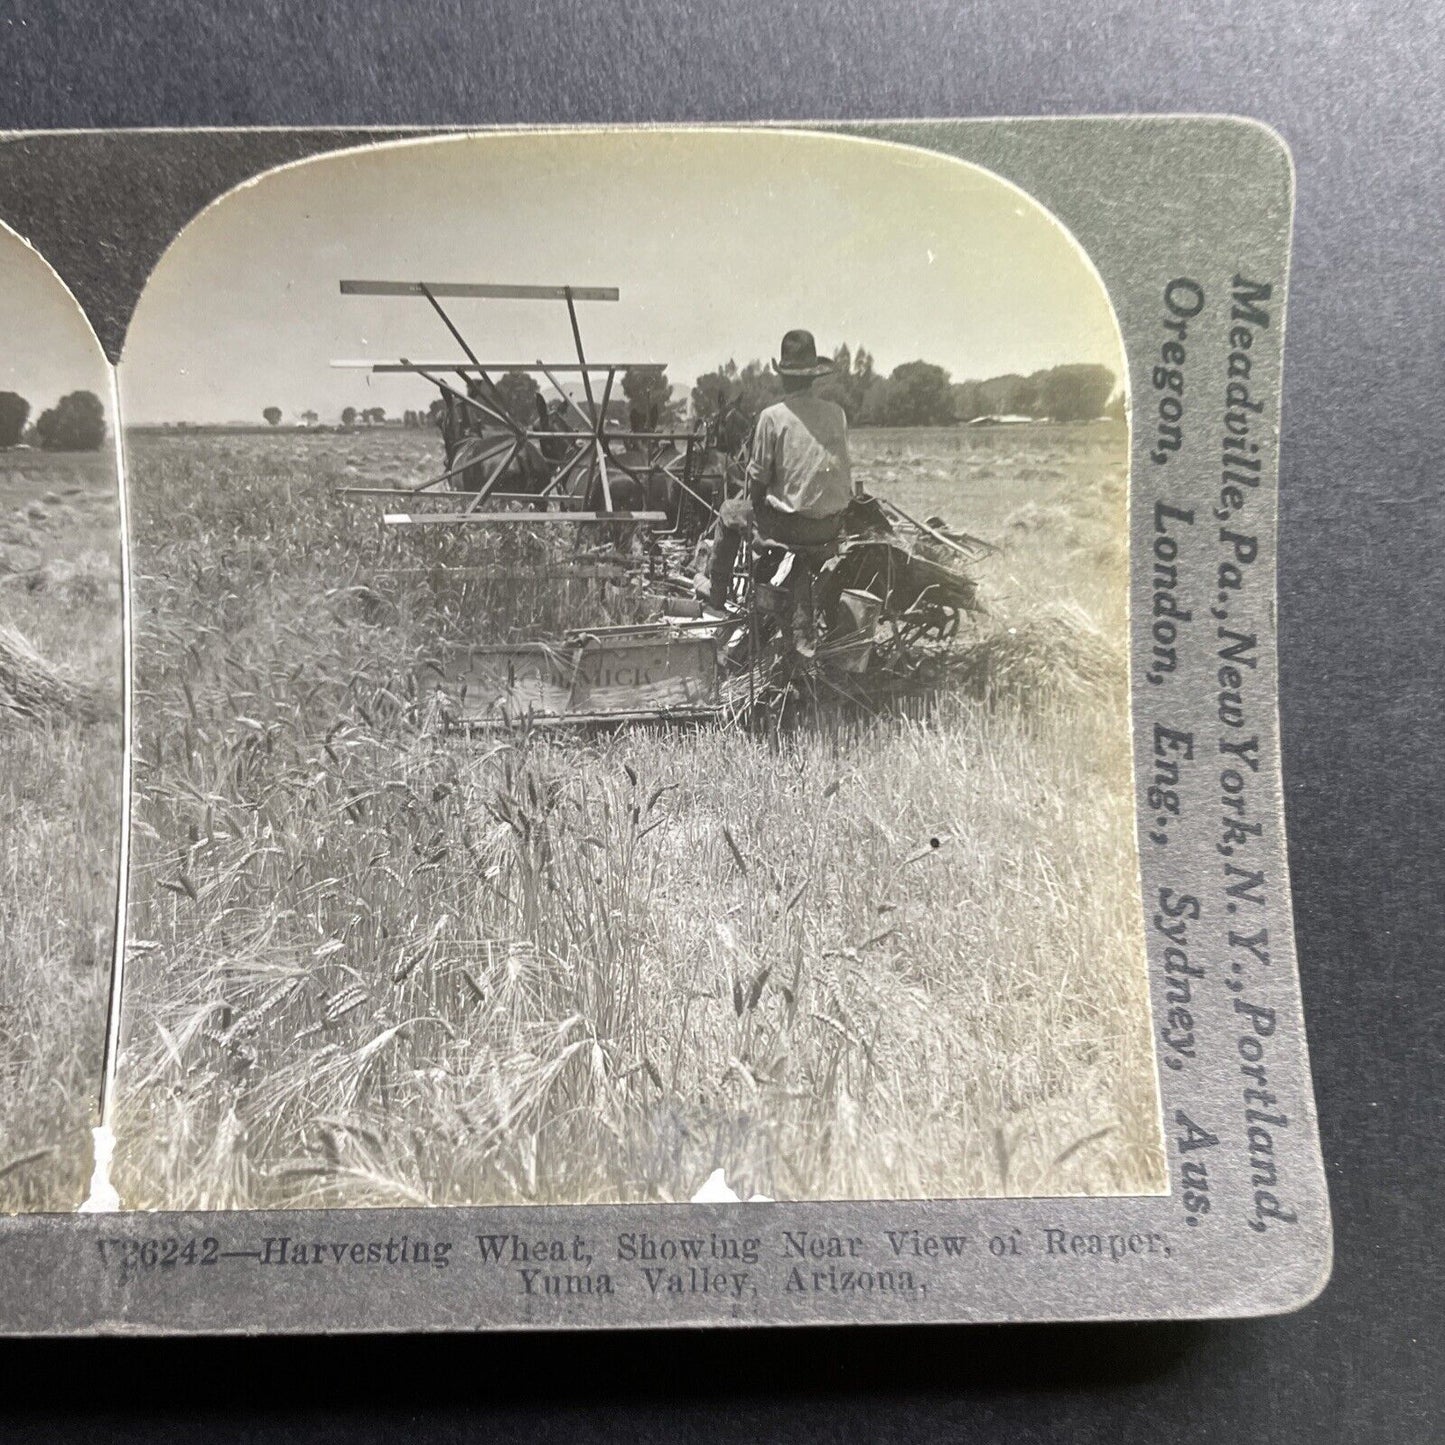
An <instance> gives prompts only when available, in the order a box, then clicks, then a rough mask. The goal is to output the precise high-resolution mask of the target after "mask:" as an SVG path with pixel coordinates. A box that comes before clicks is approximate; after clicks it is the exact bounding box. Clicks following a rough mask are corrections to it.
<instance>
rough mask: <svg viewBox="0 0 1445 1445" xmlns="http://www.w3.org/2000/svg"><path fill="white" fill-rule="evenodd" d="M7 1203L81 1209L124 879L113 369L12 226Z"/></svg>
mask: <svg viewBox="0 0 1445 1445" xmlns="http://www.w3.org/2000/svg"><path fill="white" fill-rule="evenodd" d="M0 337H3V338H4V342H3V345H0V1214H6V1213H31V1212H54V1211H63V1210H73V1209H75V1208H76V1207H77V1206H78V1205H79V1204H80V1203H81V1201H82V1200H84V1199H85V1198H86V1194H87V1187H88V1182H89V1179H90V1175H91V1164H92V1137H91V1131H92V1129H94V1128H96V1127H97V1126H98V1125H99V1122H100V1116H99V1112H98V1111H99V1104H100V1096H101V1075H102V1070H103V1067H104V1058H105V1036H106V1009H107V1001H108V999H109V992H110V980H111V962H112V954H113V951H114V940H115V920H116V900H117V894H118V891H119V887H120V872H119V868H120V832H121V792H122V769H123V758H122V726H121V724H122V711H121V697H122V675H123V654H122V631H121V626H122V615H121V529H120V494H119V490H118V485H117V478H116V464H115V430H114V426H115V422H114V417H113V416H112V415H111V392H112V388H111V369H110V367H109V365H108V364H107V363H106V359H105V357H104V355H103V354H102V352H101V349H100V344H99V342H98V341H97V340H96V338H95V334H94V332H93V331H92V330H91V328H90V324H89V322H88V321H87V320H86V319H85V316H84V314H83V313H82V311H81V309H80V307H79V306H78V305H77V304H76V302H75V300H74V298H73V297H72V296H71V295H70V293H69V292H68V291H67V290H66V288H65V286H64V284H63V283H62V282H61V281H60V279H59V278H58V277H57V276H56V274H55V272H54V271H53V270H52V269H51V268H50V266H49V265H48V264H47V263H46V262H45V260H44V259H43V258H42V257H41V256H39V255H38V254H37V253H36V252H35V251H34V250H33V249H32V248H31V247H29V246H28V245H26V244H25V242H24V241H23V240H21V238H20V237H19V236H17V235H15V234H14V233H13V232H12V231H10V230H8V229H6V228H4V227H0Z"/></svg>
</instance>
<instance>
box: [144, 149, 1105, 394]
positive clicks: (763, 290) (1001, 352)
mask: <svg viewBox="0 0 1445 1445" xmlns="http://www.w3.org/2000/svg"><path fill="white" fill-rule="evenodd" d="M342 277H360V278H364V279H371V280H378V279H380V280H408V281H410V280H426V281H489V282H513V283H529V284H544V285H560V284H564V283H565V284H571V285H577V286H617V287H619V288H620V289H621V293H622V294H621V300H620V301H619V302H616V303H579V312H580V315H581V322H582V333H583V340H584V343H585V344H586V346H587V350H588V354H589V357H591V358H594V359H598V360H608V361H610V360H624V361H660V362H666V363H667V364H668V376H669V379H670V380H671V381H672V382H673V384H674V385H678V384H682V385H685V386H691V384H692V382H693V380H694V378H695V377H696V376H697V375H698V374H699V373H700V372H701V371H705V370H710V369H711V368H712V367H713V366H715V365H717V364H718V363H719V362H722V361H725V360H726V359H727V358H729V357H733V358H735V359H736V360H737V361H738V363H739V364H740V365H741V364H742V363H744V362H746V361H748V360H749V359H751V358H753V357H760V358H764V359H766V358H768V357H771V356H775V355H776V354H777V346H778V342H779V339H780V338H781V336H782V334H783V332H784V331H786V330H788V329H789V328H790V327H794V326H803V327H807V328H808V329H809V330H811V331H813V332H814V334H815V335H816V336H817V339H818V345H819V348H820V349H821V350H823V351H826V352H831V351H832V350H833V348H834V347H836V346H837V345H838V344H839V343H840V342H843V341H846V342H848V343H849V345H850V346H853V347H856V346H857V345H858V344H859V343H862V344H864V345H866V346H867V347H868V348H869V349H870V350H871V351H872V352H873V353H874V356H875V358H876V361H877V366H878V369H879V370H880V371H882V372H885V373H886V372H887V371H889V370H891V369H892V368H893V367H894V366H896V365H898V364H899V363H900V362H903V361H911V360H915V359H918V358H920V357H921V358H923V359H925V360H928V361H934V362H937V363H939V364H940V365H942V366H945V367H947V368H948V369H949V370H950V371H951V372H952V374H953V378H954V380H955V381H962V380H966V379H969V378H979V377H986V376H992V375H997V374H1000V373H1002V372H1007V371H1020V372H1029V371H1033V370H1036V369H1037V368H1039V367H1044V366H1052V365H1055V364H1058V363H1061V362H1080V361H1095V362H1100V363H1102V364H1104V365H1106V366H1108V367H1110V368H1111V369H1112V370H1113V371H1114V372H1115V374H1116V375H1118V374H1119V373H1120V372H1121V371H1122V366H1121V357H1120V349H1119V343H1118V337H1117V331H1116V328H1115V325H1114V319H1113V314H1112V311H1111V309H1110V307H1109V303H1108V300H1107V298H1106V296H1105V295H1104V292H1103V290H1102V288H1101V286H1100V285H1099V283H1098V281H1097V279H1096V278H1095V276H1094V274H1093V272H1092V270H1091V268H1090V267H1089V266H1088V264H1087V262H1086V261H1085V260H1084V258H1083V256H1082V254H1081V253H1080V252H1079V250H1078V248H1077V247H1076V245H1075V244H1074V242H1073V241H1072V240H1071V239H1070V238H1069V237H1068V236H1067V235H1066V234H1065V233H1064V232H1063V231H1062V229H1061V228H1060V227H1059V226H1058V225H1057V224H1056V223H1055V222H1054V221H1053V220H1052V219H1051V218H1050V217H1048V216H1047V215H1046V213H1045V212H1043V211H1042V210H1041V209H1040V208H1039V207H1038V206H1036V205H1035V204H1034V203H1033V202H1031V201H1029V200H1027V199H1026V198H1025V197H1024V196H1023V195H1022V194H1020V193H1019V192H1018V191H1016V190H1014V189H1013V188H1012V187H1011V186H1009V185H1007V184H1005V183H1004V182H1002V181H1000V180H998V179H997V178H996V177H994V176H992V175H990V174H988V173H987V172H984V171H981V170H978V169H976V168H974V167H970V166H966V165H963V164H960V163H959V162H956V161H952V160H949V159H947V158H946V157H941V156H935V155H932V154H928V153H924V152H919V151H915V150H909V149H906V148H904V147H899V146H892V145H887V144H881V143H876V142H867V141H858V140H853V139H849V138H843V137H833V136H818V135H797V134H773V133H759V132H725V133H717V132H711V133H708V132H693V133H686V132H671V133H669V132H666V131H658V132H646V131H632V132H622V133H611V134H609V133H597V134H585V135H576V134H573V135H565V136H564V135H556V134H551V135H548V134H535V133H534V134H518V135H506V136H471V137H464V138H460V139H448V140H436V141H425V142H406V143H402V144H399V145H391V146H385V147H379V148H374V149H371V150H368V151H363V152H359V153H356V154H351V155H346V156H341V157H329V158H323V159H321V160H317V161H311V162H306V163H303V164H301V165H298V166H293V167H290V168H288V169H285V170H282V171H277V172H273V173H271V174H269V175H267V176H264V177H262V178H261V179H260V180H258V181H256V182H254V183H252V184H250V185H247V186H245V187H243V188H242V189H241V190H239V191H236V192H233V193H232V194H231V195H229V196H226V197H224V198H222V200H220V201H219V202H217V203H216V204H215V205H214V206H212V207H211V208H210V209H209V210H208V211H206V212H205V213H204V214H203V215H202V216H201V217H199V218H198V219H197V220H196V221H195V222H193V223H192V224H191V226H189V227H188V228H187V230H186V231H185V232H184V233H183V234H182V235H181V237H180V238H179V240H178V241H177V242H176V243H175V244H174V245H173V246H172V248H171V250H170V251H169V252H168V253H167V254H166V256H165V257H164V258H163V259H162V261H161V262H160V264H159V265H158V267H157V269H156V271H155V273H154V275H153V276H152V278H151V281H150V283H149V284H148V286H147V288H146V291H145V293H144V295H143V296H142V298H141V302H140V304H139V306H138V308H137V311H136V314H135V318H134V320H133V321H132V324H131V328H130V333H129V336H128V339H127V342H126V348H125V353H124V356H123V359H122V363H121V385H122V398H123V401H122V405H123V407H124V409H125V413H126V417H127V420H129V421H136V422H159V421H182V420H184V421H192V422H206V421H212V422H216V421H229V420H245V421H251V422H259V420H260V414H261V410H262V408H263V407H265V406H267V405H270V404H273V403H274V404H275V405H278V406H280V407H281V408H282V410H283V411H284V412H285V414H286V416H287V418H288V419H292V418H294V417H295V416H296V415H297V414H298V413H300V412H301V411H303V410H305V409H307V408H313V409H315V410H316V411H317V412H319V413H320V414H321V415H322V418H323V419H324V420H331V419H334V418H335V416H336V415H337V413H338V412H339V411H340V409H341V408H342V407H343V406H346V405H348V404H349V405H354V406H357V407H366V406H383V407H385V408H386V410H387V413H388V414H389V415H392V416H395V415H399V414H400V413H401V411H403V410H404V409H405V408H407V407H415V406H425V405H426V404H427V402H428V401H430V399H431V398H432V397H433V396H434V395H435V392H434V390H433V389H432V388H431V387H429V386H428V385H427V384H426V383H425V382H421V381H418V380H415V379H413V378H411V377H406V376H379V377H370V376H368V375H366V374H364V373H356V372H352V373H347V372H338V371H335V370H333V369H331V367H330V366H329V363H330V361H331V360H333V359H335V358H341V357H363V356H371V357H376V358H394V357H398V356H403V355H405V356H409V357H412V358H413V359H417V358H422V357H426V358H430V359H439V358H447V357H456V358H457V359H459V360H460V359H461V358H460V356H459V354H458V351H457V348H456V345H455V343H454V342H453V341H452V339H451V338H450V336H448V335H447V333H446V331H445V330H444V328H443V327H442V324H441V322H440V321H439V320H438V318H437V317H436V316H435V315H434V314H433V313H432V311H431V309H430V308H429V307H428V306H427V304H426V302H425V301H424V300H422V299H420V298H375V297H343V296H341V295H340V294H339V292H338V287H337V283H338V281H339V280H340V279H341V278H342ZM443 304H444V305H446V306H447V309H448V311H449V312H450V313H451V315H452V317H453V319H454V320H455V321H456V322H457V324H458V326H459V327H460V328H461V330H462V332H463V334H464V335H465V336H466V337H467V338H468V340H469V341H470V343H471V345H472V347H473V349H474V350H475V351H476V352H477V353H478V355H480V356H481V358H482V359H483V360H484V361H487V360H496V361H521V360H527V361H531V360H536V359H537V358H538V357H539V356H540V357H541V358H542V359H544V360H548V361H552V360H565V359H567V358H568V357H569V356H570V355H571V353H572V346H571V338H570V333H569V330H568V326H567V318H566V311H565V308H564V307H563V306H562V305H561V304H560V303H552V302H547V303H542V302H511V301H506V302H501V301H476V300H458V301H446V302H444V303H443Z"/></svg>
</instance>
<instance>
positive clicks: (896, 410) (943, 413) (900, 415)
mask: <svg viewBox="0 0 1445 1445" xmlns="http://www.w3.org/2000/svg"><path fill="white" fill-rule="evenodd" d="M888 384H889V388H890V394H889V407H888V414H889V420H888V421H886V422H883V423H882V425H884V426H948V425H949V424H950V423H951V422H952V421H953V392H952V390H951V389H950V386H949V380H948V373H947V372H946V371H945V370H944V369H943V368H942V367H941V366H935V365H934V364H933V363H932V362H931V361H905V362H904V363H903V364H902V365H901V366H895V367H894V368H893V374H892V375H891V376H890V377H889V378H888Z"/></svg>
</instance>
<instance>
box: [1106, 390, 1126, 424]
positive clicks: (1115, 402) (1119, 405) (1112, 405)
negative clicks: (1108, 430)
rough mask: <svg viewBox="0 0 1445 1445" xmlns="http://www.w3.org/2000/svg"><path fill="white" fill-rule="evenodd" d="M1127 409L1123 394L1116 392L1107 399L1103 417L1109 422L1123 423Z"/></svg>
mask: <svg viewBox="0 0 1445 1445" xmlns="http://www.w3.org/2000/svg"><path fill="white" fill-rule="evenodd" d="M1127 414H1128V413H1127V408H1126V406H1125V403H1124V393H1123V392H1122V391H1121V392H1118V393H1116V394H1115V395H1114V396H1112V397H1111V398H1110V399H1109V404H1108V406H1106V407H1105V408H1104V415H1105V416H1106V417H1108V418H1109V420H1110V421H1123V420H1124V418H1125V416H1126V415H1127Z"/></svg>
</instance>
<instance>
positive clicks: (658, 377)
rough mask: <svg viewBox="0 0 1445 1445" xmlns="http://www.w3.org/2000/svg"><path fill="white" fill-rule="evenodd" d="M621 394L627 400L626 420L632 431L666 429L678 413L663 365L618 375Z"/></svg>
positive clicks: (636, 367)
mask: <svg viewBox="0 0 1445 1445" xmlns="http://www.w3.org/2000/svg"><path fill="white" fill-rule="evenodd" d="M622 395H623V396H624V397H626V398H627V413H628V415H627V421H628V425H629V426H630V427H631V429H632V430H633V431H657V430H659V429H662V428H666V427H670V426H672V425H673V424H674V423H675V422H676V421H677V419H678V413H679V412H680V411H681V408H680V407H679V406H678V404H677V403H676V402H674V401H673V399H672V383H671V382H670V381H669V380H668V379H667V368H666V367H663V366H629V367H628V368H627V370H626V371H624V372H623V373H622Z"/></svg>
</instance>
